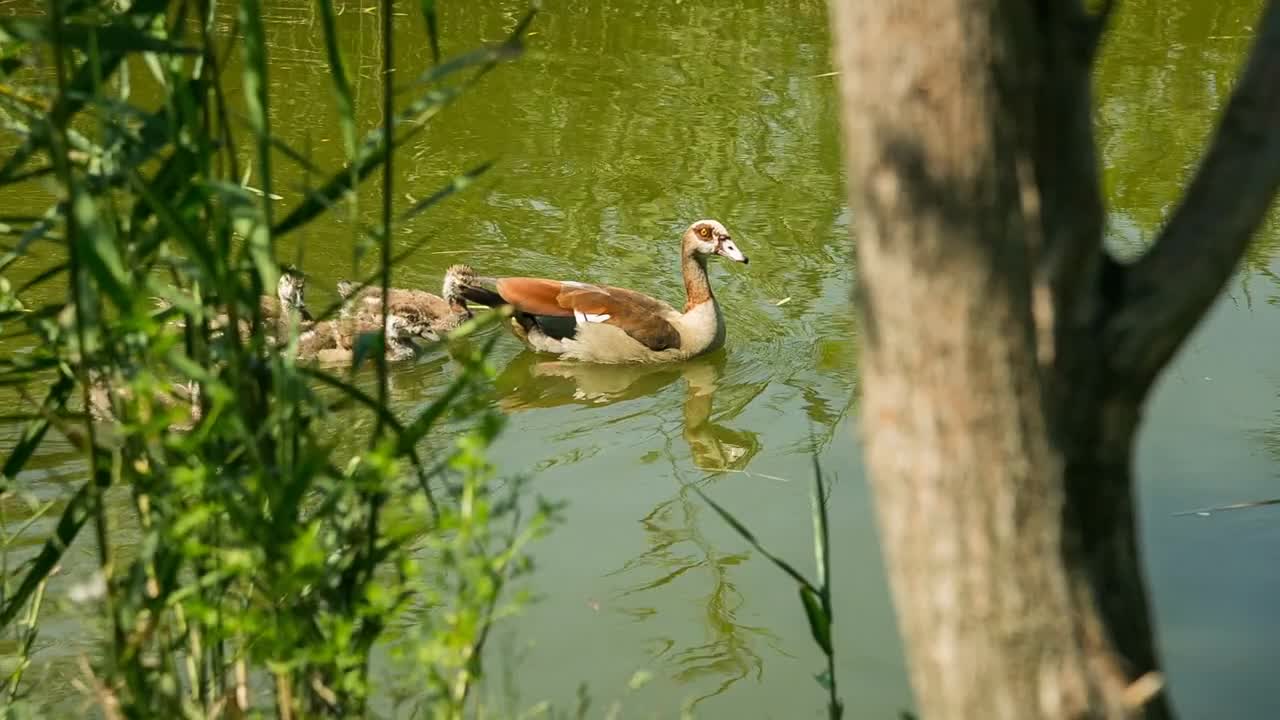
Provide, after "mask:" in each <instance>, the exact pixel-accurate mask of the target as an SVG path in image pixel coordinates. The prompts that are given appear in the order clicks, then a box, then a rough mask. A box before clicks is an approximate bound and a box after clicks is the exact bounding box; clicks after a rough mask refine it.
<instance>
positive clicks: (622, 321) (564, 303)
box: [497, 278, 680, 350]
mask: <svg viewBox="0 0 1280 720" xmlns="http://www.w3.org/2000/svg"><path fill="white" fill-rule="evenodd" d="M497 290H498V294H500V295H501V296H502V298H503V299H504V300H506V301H507V302H509V303H511V305H512V306H513V307H515V309H516V310H519V311H520V312H524V313H528V314H530V315H548V316H551V317H572V316H573V314H574V312H575V311H576V312H581V313H585V314H589V315H608V316H609V319H608V320H606V321H605V322H606V323H608V324H610V325H613V326H614V327H617V328H618V329H620V330H622V331H623V332H625V333H626V334H628V335H630V336H631V337H632V338H634V339H635V340H636V341H637V342H639V343H641V344H643V345H644V346H645V347H647V348H649V349H650V350H666V349H668V348H678V347H680V333H678V332H676V329H675V328H674V327H673V326H672V325H671V323H669V322H667V320H666V318H664V317H663V316H662V314H663V312H664V311H665V310H667V309H668V306H667V305H666V304H665V303H663V302H661V301H658V300H655V299H654V298H651V297H649V296H648V295H643V294H641V293H638V292H635V291H634V290H627V289H625V288H616V287H610V286H607V285H588V284H586V283H564V282H557V281H555V280H543V279H540V278H503V279H501V280H499V281H498V282H497Z"/></svg>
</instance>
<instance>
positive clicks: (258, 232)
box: [240, 0, 278, 287]
mask: <svg viewBox="0 0 1280 720" xmlns="http://www.w3.org/2000/svg"><path fill="white" fill-rule="evenodd" d="M240 25H241V27H242V28H243V29H244V68H243V69H242V70H241V77H242V78H243V82H244V101H245V114H246V115H248V118H249V128H250V129H251V130H252V131H253V135H254V138H255V139H256V140H257V155H258V173H259V175H260V177H261V179H260V181H259V182H260V184H261V186H262V188H261V189H262V215H261V218H260V219H258V220H257V221H255V222H254V223H253V225H252V226H251V228H250V230H249V232H248V248H249V256H250V258H252V260H253V264H254V266H255V267H256V268H257V270H258V277H259V278H260V279H261V282H262V285H263V287H274V286H275V283H276V279H277V275H278V270H277V267H276V262H275V249H274V248H273V247H272V242H271V224H272V223H271V125H270V120H269V118H268V114H267V91H268V89H269V87H270V85H269V84H268V78H267V41H266V37H265V34H264V32H263V29H262V4H261V0H240Z"/></svg>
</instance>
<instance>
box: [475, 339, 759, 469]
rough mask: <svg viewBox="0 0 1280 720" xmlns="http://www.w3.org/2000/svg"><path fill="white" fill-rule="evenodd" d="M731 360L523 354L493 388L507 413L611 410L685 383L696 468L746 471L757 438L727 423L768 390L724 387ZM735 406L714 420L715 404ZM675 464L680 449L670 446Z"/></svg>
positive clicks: (686, 426) (688, 438)
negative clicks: (653, 361)
mask: <svg viewBox="0 0 1280 720" xmlns="http://www.w3.org/2000/svg"><path fill="white" fill-rule="evenodd" d="M724 367H725V354H724V353H723V352H718V353H713V354H712V355H710V356H705V357H701V358H696V359H694V360H691V361H687V362H684V363H678V364H677V363H671V364H665V365H601V364H595V363H579V362H566V361H559V360H547V359H546V356H540V355H536V354H534V353H530V352H524V353H521V354H519V355H516V356H515V357H514V358H512V359H511V361H510V362H509V363H507V366H506V367H505V368H504V369H503V371H502V373H501V374H500V375H499V376H498V378H497V381H496V382H495V386H496V388H497V391H498V396H499V400H498V405H499V407H501V408H502V409H503V410H505V411H507V412H518V411H522V410H530V409H534V408H552V407H560V406H564V405H581V406H589V407H590V406H606V405H612V404H614V403H619V402H623V401H626V400H632V399H636V398H641V397H651V396H653V395H655V394H656V393H658V392H659V391H661V390H662V389H664V388H666V387H667V386H669V385H672V384H673V383H675V382H677V381H679V380H681V379H683V380H684V381H685V397H684V407H683V430H682V433H681V435H682V437H683V438H684V441H685V443H686V444H687V445H688V447H689V452H690V454H691V455H692V458H693V463H694V465H695V466H697V467H698V468H700V469H702V470H706V471H723V470H743V469H745V468H746V466H747V464H748V463H750V462H751V459H752V458H754V457H755V456H756V454H757V453H759V452H760V448H761V445H760V438H759V436H758V435H756V433H753V432H749V431H746V430H735V429H733V428H730V427H727V426H726V425H724V424H723V421H724V420H727V419H732V418H733V417H735V416H737V414H738V413H739V412H741V411H742V409H743V408H745V407H746V405H747V403H749V402H750V401H751V400H752V399H753V398H755V397H756V395H758V394H759V393H760V392H762V391H763V390H764V386H765V385H766V383H742V384H737V385H732V386H727V387H723V388H721V387H720V386H721V385H722V380H723V377H724ZM718 392H719V394H720V395H722V396H724V397H728V398H730V399H731V401H732V402H731V404H730V409H729V410H728V411H727V412H726V411H724V410H722V411H721V413H720V416H719V418H720V421H717V420H713V417H712V409H713V398H714V397H715V396H716V394H717V393H718ZM667 450H668V455H669V456H671V457H674V454H673V452H672V451H674V450H675V448H672V447H668V448H667Z"/></svg>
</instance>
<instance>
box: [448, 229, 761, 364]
mask: <svg viewBox="0 0 1280 720" xmlns="http://www.w3.org/2000/svg"><path fill="white" fill-rule="evenodd" d="M681 250H682V252H681V263H680V266H681V270H682V271H683V273H684V288H685V293H686V296H687V299H686V301H685V304H684V310H683V312H682V311H680V310H677V309H675V308H674V307H672V306H670V305H668V304H667V303H665V302H663V301H661V300H658V299H656V298H652V297H649V296H648V295H643V294H641V293H638V292H636V291H634V290H626V289H623V288H617V287H612V286H609V285H590V284H587V283H581V282H573V281H568V280H566V281H557V280H545V279H542V278H527V277H507V278H481V277H474V276H472V277H468V278H466V279H465V282H461V283H460V285H461V292H462V296H463V297H464V298H465V299H467V300H469V301H471V302H475V303H479V304H481V305H488V306H489V307H498V306H500V305H510V306H512V309H513V310H514V315H513V316H512V318H511V331H512V332H513V333H514V334H515V335H516V337H518V338H520V340H521V341H523V342H524V343H525V345H527V346H528V347H529V349H531V350H534V351H536V352H544V353H551V354H554V355H559V356H560V357H562V358H566V359H570V360H582V361H586V362H597V363H633V362H666V361H672V360H685V359H688V358H691V357H695V356H697V355H701V354H703V353H707V352H710V351H712V350H715V349H717V348H719V347H720V346H721V345H723V344H724V335H725V328H724V316H723V315H722V314H721V312H720V306H719V304H718V303H716V298H715V295H712V294H711V285H710V283H709V282H708V280H707V258H709V257H711V256H712V255H723V256H724V257H727V258H729V259H730V260H734V261H736V262H740V263H745V262H747V256H746V255H743V254H742V251H741V250H739V249H738V246H737V245H734V243H733V239H732V238H730V237H729V231H728V230H726V229H725V227H724V225H721V224H720V223H719V222H716V221H715V220H699V221H698V222H695V223H694V224H692V225H690V226H689V228H688V229H687V230H685V232H684V236H683V238H682V240H681Z"/></svg>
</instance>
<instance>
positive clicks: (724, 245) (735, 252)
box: [716, 238, 751, 265]
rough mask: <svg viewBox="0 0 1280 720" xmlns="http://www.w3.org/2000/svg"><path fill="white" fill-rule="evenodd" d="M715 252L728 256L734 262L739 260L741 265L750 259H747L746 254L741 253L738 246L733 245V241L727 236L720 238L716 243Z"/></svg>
mask: <svg viewBox="0 0 1280 720" xmlns="http://www.w3.org/2000/svg"><path fill="white" fill-rule="evenodd" d="M716 254H717V255H723V256H725V257H727V258H729V259H730V260H732V261H734V262H740V263H742V264H743V265H746V264H747V263H749V262H751V261H750V260H748V259H747V256H746V255H743V254H742V251H741V250H739V249H738V246H737V245H734V244H733V241H732V240H730V239H729V238H725V239H723V240H721V241H720V242H719V243H718V244H717V245H716Z"/></svg>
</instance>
